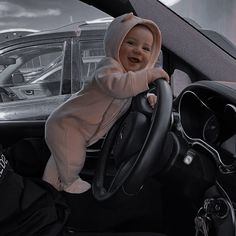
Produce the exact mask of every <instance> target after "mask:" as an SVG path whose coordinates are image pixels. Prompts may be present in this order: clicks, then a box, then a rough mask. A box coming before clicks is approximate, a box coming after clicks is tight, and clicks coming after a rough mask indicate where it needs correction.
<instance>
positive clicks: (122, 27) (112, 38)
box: [104, 13, 161, 68]
mask: <svg viewBox="0 0 236 236" xmlns="http://www.w3.org/2000/svg"><path fill="white" fill-rule="evenodd" d="M138 24H141V25H145V26H146V27H148V28H149V29H150V31H151V32H152V34H153V38H154V40H153V49H152V55H151V60H150V62H149V63H148V65H147V66H146V68H151V67H153V66H154V65H155V63H156V61H157V59H158V56H159V54H160V50H161V32H160V29H159V28H158V26H157V25H156V24H155V23H154V22H153V21H151V20H147V19H143V18H140V17H137V16H134V15H133V13H127V14H124V15H121V16H118V17H117V18H115V19H114V20H113V21H112V22H111V24H110V25H109V27H108V29H107V32H106V34H105V39H104V48H105V53H106V56H107V57H112V58H114V59H115V60H117V61H118V62H119V63H120V59H119V51H120V46H121V44H122V42H123V40H124V38H125V36H126V35H127V33H128V32H129V31H130V30H131V29H132V28H133V27H134V26H136V25H138Z"/></svg>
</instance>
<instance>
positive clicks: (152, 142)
mask: <svg viewBox="0 0 236 236" xmlns="http://www.w3.org/2000/svg"><path fill="white" fill-rule="evenodd" d="M154 86H155V88H156V91H157V104H158V105H156V106H155V108H154V109H153V110H152V111H151V112H150V109H151V108H150V106H149V105H148V104H147V99H146V97H144V95H143V94H140V95H137V96H136V97H135V99H133V101H134V100H135V104H134V105H133V101H132V107H135V108H134V109H131V110H130V111H129V112H128V114H126V115H125V116H124V117H122V118H121V119H120V120H119V121H118V122H117V123H116V124H115V125H114V126H113V127H112V129H111V130H110V131H109V133H108V135H107V136H106V138H105V142H104V144H103V147H102V150H101V156H100V157H99V160H98V164H97V170H96V173H95V178H94V181H93V184H92V192H93V196H94V198H95V199H96V200H98V201H104V200H108V199H110V198H111V197H112V196H114V195H116V196H120V195H121V196H124V195H126V196H132V195H135V194H137V193H138V192H139V190H140V189H141V188H142V186H143V184H144V181H145V179H146V178H147V177H148V175H149V174H150V171H151V170H152V168H153V166H157V169H158V166H159V167H160V166H163V163H161V162H163V160H162V158H161V153H162V147H163V146H164V143H165V139H166V136H167V133H168V130H169V128H170V121H171V112H172V92H171V89H170V86H169V84H168V83H167V82H166V81H165V80H164V79H158V80H156V81H155V82H154ZM145 96H146V95H145ZM150 113H151V114H150ZM112 158H113V161H114V162H115V163H116V172H115V174H114V175H113V176H112V177H109V176H107V175H106V172H107V171H106V170H107V166H108V162H109V161H110V159H112ZM109 178H111V180H110V179H109ZM108 179H109V181H108ZM107 182H108V184H107ZM106 185H108V186H106Z"/></svg>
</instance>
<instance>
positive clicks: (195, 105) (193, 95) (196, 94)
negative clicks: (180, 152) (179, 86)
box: [174, 81, 236, 172]
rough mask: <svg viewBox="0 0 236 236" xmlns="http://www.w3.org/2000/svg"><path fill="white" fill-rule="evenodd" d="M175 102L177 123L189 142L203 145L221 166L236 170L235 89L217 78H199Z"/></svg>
mask: <svg viewBox="0 0 236 236" xmlns="http://www.w3.org/2000/svg"><path fill="white" fill-rule="evenodd" d="M174 106H175V120H177V124H176V127H177V129H178V131H179V133H180V134H181V136H182V137H183V138H184V139H185V140H187V142H188V143H189V145H190V146H193V145H195V144H198V145H201V146H202V147H204V149H206V150H207V151H209V152H210V153H212V155H213V156H214V159H215V160H216V162H217V165H218V166H221V167H222V168H223V169H227V170H225V171H226V172H227V171H228V172H229V171H232V168H233V169H234V171H235V172H236V168H234V166H235V163H236V90H234V89H232V88H230V87H228V86H225V85H223V84H221V83H217V82H212V81H201V82H197V83H196V84H192V85H191V86H189V87H187V88H186V89H185V90H184V91H183V92H182V93H181V94H180V95H179V97H178V98H177V99H176V101H175V102H174ZM176 117H177V118H176Z"/></svg>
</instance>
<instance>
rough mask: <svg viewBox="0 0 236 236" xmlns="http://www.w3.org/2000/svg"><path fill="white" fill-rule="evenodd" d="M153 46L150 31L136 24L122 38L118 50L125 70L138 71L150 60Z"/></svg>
mask: <svg viewBox="0 0 236 236" xmlns="http://www.w3.org/2000/svg"><path fill="white" fill-rule="evenodd" d="M152 47H153V35H152V32H151V31H150V30H149V29H148V28H147V27H146V26H143V25H136V26H135V27H134V28H132V29H131V30H130V31H129V32H128V34H127V35H126V37H125V38H124V40H123V42H122V44H121V47H120V52H119V58H120V61H121V63H122V65H123V67H124V68H125V70H126V71H138V70H141V69H143V68H145V67H146V65H147V64H148V62H149V61H150V58H151V54H152Z"/></svg>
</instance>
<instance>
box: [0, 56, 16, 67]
mask: <svg viewBox="0 0 236 236" xmlns="http://www.w3.org/2000/svg"><path fill="white" fill-rule="evenodd" d="M0 64H1V65H4V66H8V65H13V64H16V59H15V58H11V57H5V56H0Z"/></svg>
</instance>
